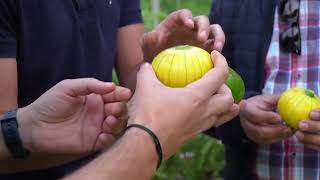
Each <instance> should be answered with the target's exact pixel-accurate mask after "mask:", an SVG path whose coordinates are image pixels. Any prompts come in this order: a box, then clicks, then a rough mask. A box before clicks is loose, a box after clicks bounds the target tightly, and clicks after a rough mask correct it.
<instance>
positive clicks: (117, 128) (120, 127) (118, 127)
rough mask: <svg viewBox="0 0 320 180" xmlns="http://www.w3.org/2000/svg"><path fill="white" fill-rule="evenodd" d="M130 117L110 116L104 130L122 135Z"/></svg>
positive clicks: (104, 123) (104, 124) (106, 120)
mask: <svg viewBox="0 0 320 180" xmlns="http://www.w3.org/2000/svg"><path fill="white" fill-rule="evenodd" d="M127 120H128V118H125V117H121V118H115V117H114V116H108V117H107V118H106V119H105V121H104V122H103V125H102V132H103V133H108V134H113V135H120V134H122V133H123V131H124V129H125V128H126V126H127Z"/></svg>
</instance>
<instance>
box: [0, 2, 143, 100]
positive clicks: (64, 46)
mask: <svg viewBox="0 0 320 180" xmlns="http://www.w3.org/2000/svg"><path fill="white" fill-rule="evenodd" d="M109 2H112V3H111V4H110V3H109ZM141 22H142V16H141V9H140V2H139V0H113V1H109V0H50V1H43V0H32V1H23V0H1V1H0V57H16V58H17V63H18V72H19V73H18V76H19V78H18V79H19V80H18V87H19V98H18V101H19V106H25V105H28V104H30V103H31V102H33V101H34V100H35V99H37V98H38V97H39V96H40V95H41V94H43V93H44V92H45V91H46V90H48V89H49V88H50V87H52V86H53V85H55V84H56V83H57V82H59V81H61V80H63V79H66V78H81V77H95V78H97V79H100V80H103V81H111V74H112V67H113V64H114V62H113V61H114V58H115V52H116V38H117V31H118V28H119V27H122V26H126V25H129V24H136V23H141Z"/></svg>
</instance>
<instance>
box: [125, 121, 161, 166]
mask: <svg viewBox="0 0 320 180" xmlns="http://www.w3.org/2000/svg"><path fill="white" fill-rule="evenodd" d="M132 127H135V128H139V129H142V130H144V131H146V132H147V133H148V134H149V135H150V136H151V137H152V140H153V142H154V145H155V146H156V150H157V154H158V157H159V160H158V165H157V168H159V167H160V165H161V162H162V156H163V155H162V148H161V144H160V141H159V139H158V137H157V136H156V135H155V134H154V132H152V131H151V130H150V129H148V128H147V127H145V126H143V125H140V124H130V125H129V126H128V127H127V128H126V130H128V129H130V128H132Z"/></svg>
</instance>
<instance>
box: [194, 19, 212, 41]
mask: <svg viewBox="0 0 320 180" xmlns="http://www.w3.org/2000/svg"><path fill="white" fill-rule="evenodd" d="M194 22H195V26H196V29H197V30H198V40H200V41H201V42H203V43H204V42H205V41H206V40H207V39H208V37H209V32H210V22H209V19H208V17H207V16H197V17H195V18H194Z"/></svg>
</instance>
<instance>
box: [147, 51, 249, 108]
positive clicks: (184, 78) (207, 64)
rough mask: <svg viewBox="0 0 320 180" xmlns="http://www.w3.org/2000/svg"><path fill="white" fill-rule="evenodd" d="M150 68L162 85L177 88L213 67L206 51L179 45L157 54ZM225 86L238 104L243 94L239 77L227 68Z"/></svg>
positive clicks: (242, 85) (196, 78) (198, 77)
mask: <svg viewBox="0 0 320 180" xmlns="http://www.w3.org/2000/svg"><path fill="white" fill-rule="evenodd" d="M152 67H153V69H154V71H155V73H156V75H157V78H158V79H159V80H160V81H161V82H162V83H163V84H165V85H166V86H169V87H173V88H179V87H185V86H186V85H188V84H189V83H192V82H194V81H196V80H198V79H200V78H201V77H202V76H203V75H204V74H205V73H206V72H208V71H209V70H210V69H211V68H213V67H214V64H213V63H212V60H211V55H210V54H209V53H208V52H207V51H205V50H203V49H201V48H198V47H194V46H189V45H181V46H175V47H172V48H169V49H166V50H164V51H162V52H161V53H159V54H158V55H157V56H156V57H155V58H154V60H153V61H152ZM225 84H226V85H227V86H228V87H229V88H230V90H231V92H232V96H233V98H234V100H235V102H236V103H238V102H240V101H241V99H242V97H243V96H244V92H245V86H244V83H243V80H242V78H241V77H240V75H239V74H238V73H236V72H235V71H234V70H233V69H231V68H229V78H228V79H227V81H226V83H225Z"/></svg>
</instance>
